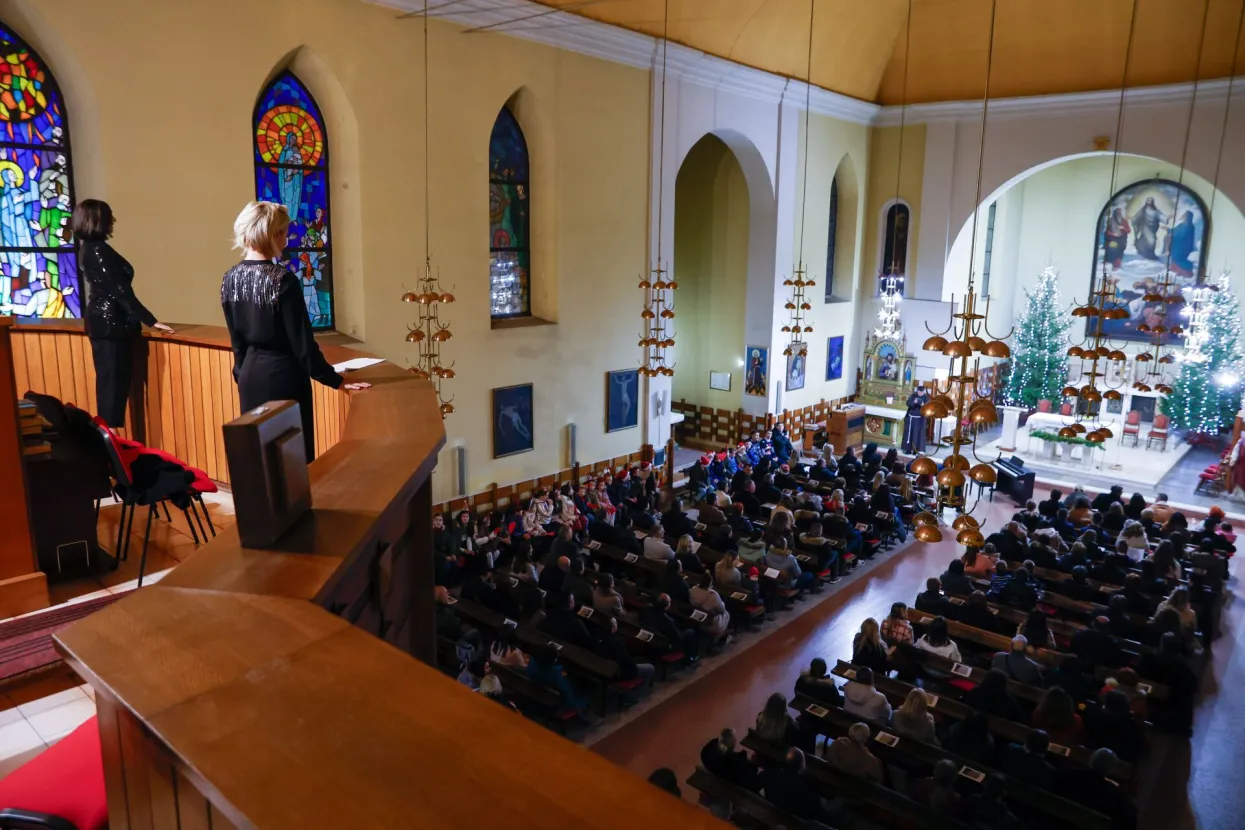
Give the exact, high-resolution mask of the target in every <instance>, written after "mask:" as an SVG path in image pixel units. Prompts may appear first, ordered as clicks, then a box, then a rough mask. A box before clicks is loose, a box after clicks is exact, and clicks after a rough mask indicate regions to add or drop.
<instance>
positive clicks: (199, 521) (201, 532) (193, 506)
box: [190, 497, 207, 544]
mask: <svg viewBox="0 0 1245 830" xmlns="http://www.w3.org/2000/svg"><path fill="white" fill-rule="evenodd" d="M190 509H191V511H192V512H193V513H194V514H195V523H196V524H197V525H199V536H200V537H202V539H203V543H204V544H207V531H206V530H204V529H203V519H201V518H199V508H198V506H197V505H196V504H195V500H194V498H193V497H191V499H190ZM206 511H207V508H206V507H205V508H204V512H206Z"/></svg>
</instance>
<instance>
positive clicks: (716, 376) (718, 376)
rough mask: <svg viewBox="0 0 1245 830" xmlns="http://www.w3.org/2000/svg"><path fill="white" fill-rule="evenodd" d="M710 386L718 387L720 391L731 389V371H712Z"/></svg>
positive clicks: (712, 387)
mask: <svg viewBox="0 0 1245 830" xmlns="http://www.w3.org/2000/svg"><path fill="white" fill-rule="evenodd" d="M709 388H710V389H716V390H717V391H719V392H729V391H731V373H730V372H710V373H709Z"/></svg>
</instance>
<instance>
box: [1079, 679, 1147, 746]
mask: <svg viewBox="0 0 1245 830" xmlns="http://www.w3.org/2000/svg"><path fill="white" fill-rule="evenodd" d="M1142 729H1143V727H1142V725H1141V724H1140V723H1139V722H1138V721H1137V719H1136V717H1134V715H1133V712H1132V709H1131V708H1129V705H1128V697H1127V696H1126V695H1125V694H1124V693H1123V692H1121V691H1120V690H1119V689H1110V690H1108V691H1107V692H1106V693H1105V694H1104V695H1103V696H1102V704H1101V705H1100V706H1098V707H1091V708H1089V709H1087V710H1086V712H1085V735H1086V737H1087V738H1088V739H1089V742H1090V744H1092V745H1093V746H1105V747H1106V748H1107V749H1110V750H1111V751H1112V752H1114V753H1115V754H1116V757H1118V758H1119V759H1120V760H1123V761H1127V762H1128V763H1130V764H1135V763H1137V760H1138V759H1139V758H1141V754H1142V752H1143V751H1144V749H1145V735H1144V734H1143V733H1142Z"/></svg>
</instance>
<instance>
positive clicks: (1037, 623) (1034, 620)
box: [1016, 609, 1055, 652]
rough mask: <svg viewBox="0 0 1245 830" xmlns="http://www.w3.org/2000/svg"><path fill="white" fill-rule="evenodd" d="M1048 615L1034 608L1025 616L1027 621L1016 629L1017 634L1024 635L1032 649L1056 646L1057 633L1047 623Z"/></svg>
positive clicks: (1034, 650)
mask: <svg viewBox="0 0 1245 830" xmlns="http://www.w3.org/2000/svg"><path fill="white" fill-rule="evenodd" d="M1047 620H1048V617H1047V615H1046V614H1045V613H1043V612H1042V611H1039V610H1037V609H1034V610H1032V611H1030V612H1029V613H1028V615H1027V616H1026V617H1025V621H1024V622H1023V623H1021V624H1020V627H1019V628H1017V629H1016V633H1017V634H1021V635H1024V638H1025V640H1027V641H1028V643H1029V648H1030V650H1031V651H1033V652H1036V651H1037V650H1038V649H1042V648H1048V649H1053V648H1055V635H1054V634H1052V633H1051V630H1050V626H1049V625H1048V624H1047Z"/></svg>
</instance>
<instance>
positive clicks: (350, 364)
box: [333, 357, 385, 374]
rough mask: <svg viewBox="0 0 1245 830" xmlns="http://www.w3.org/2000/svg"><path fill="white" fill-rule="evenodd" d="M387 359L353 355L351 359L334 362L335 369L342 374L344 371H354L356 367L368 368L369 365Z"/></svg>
mask: <svg viewBox="0 0 1245 830" xmlns="http://www.w3.org/2000/svg"><path fill="white" fill-rule="evenodd" d="M384 362H385V361H384V360H382V359H381V358H379V357H352V358H351V359H350V360H345V361H342V362H341V363H334V364H333V371H334V372H337V373H338V374H341V373H342V372H352V371H354V370H355V369H366V368H367V367H368V366H375V365H376V364H377V363H384Z"/></svg>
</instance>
